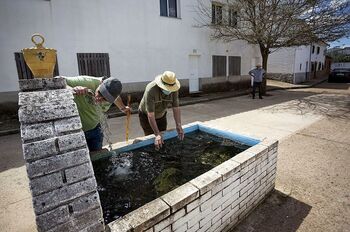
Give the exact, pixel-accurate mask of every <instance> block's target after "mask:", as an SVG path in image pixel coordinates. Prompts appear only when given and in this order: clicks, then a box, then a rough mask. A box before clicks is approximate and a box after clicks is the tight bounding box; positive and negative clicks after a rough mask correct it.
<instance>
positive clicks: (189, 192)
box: [161, 183, 199, 213]
mask: <svg viewBox="0 0 350 232" xmlns="http://www.w3.org/2000/svg"><path fill="white" fill-rule="evenodd" d="M197 197H199V190H198V188H196V187H194V186H193V185H192V184H190V183H186V184H184V185H181V186H180V187H178V188H176V189H174V190H173V191H171V192H169V193H167V194H165V195H163V196H162V197H161V199H163V201H165V202H166V203H167V204H168V205H169V206H170V207H171V213H174V212H176V211H177V210H179V209H181V208H183V207H184V206H185V205H187V204H188V203H190V202H191V201H193V200H195V199H196V198H197Z"/></svg>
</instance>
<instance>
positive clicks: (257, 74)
mask: <svg viewBox="0 0 350 232" xmlns="http://www.w3.org/2000/svg"><path fill="white" fill-rule="evenodd" d="M249 75H250V76H251V77H252V86H253V91H252V94H253V99H254V98H255V90H256V87H258V88H259V98H260V99H263V98H262V95H261V94H262V89H261V83H262V81H263V77H264V76H265V70H264V69H263V68H262V67H261V64H257V65H256V68H255V69H253V70H250V71H249Z"/></svg>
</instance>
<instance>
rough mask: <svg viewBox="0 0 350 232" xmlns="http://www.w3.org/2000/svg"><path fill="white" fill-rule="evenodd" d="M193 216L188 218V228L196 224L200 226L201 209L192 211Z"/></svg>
mask: <svg viewBox="0 0 350 232" xmlns="http://www.w3.org/2000/svg"><path fill="white" fill-rule="evenodd" d="M191 214H192V215H190V216H188V217H187V218H188V222H187V225H188V228H191V227H193V226H194V225H196V224H197V225H198V226H199V221H200V220H201V219H202V214H201V212H200V210H199V207H198V208H196V209H195V210H193V211H191Z"/></svg>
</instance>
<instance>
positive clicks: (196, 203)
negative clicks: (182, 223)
mask: <svg viewBox="0 0 350 232" xmlns="http://www.w3.org/2000/svg"><path fill="white" fill-rule="evenodd" d="M200 203H201V201H200V199H199V198H198V199H196V200H194V201H192V202H191V203H189V204H188V205H186V211H187V212H191V211H192V210H193V209H195V208H197V207H198V206H199V204H200Z"/></svg>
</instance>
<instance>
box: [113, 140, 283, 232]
mask: <svg viewBox="0 0 350 232" xmlns="http://www.w3.org/2000/svg"><path fill="white" fill-rule="evenodd" d="M277 149H278V142H277V141H269V140H264V141H262V142H261V143H259V144H258V145H255V146H253V147H251V148H249V149H248V150H246V151H244V152H242V153H240V154H238V155H237V156H235V157H233V158H232V159H230V160H228V161H226V162H224V163H222V164H221V165H219V166H217V167H215V168H214V169H212V170H210V171H208V172H206V173H204V174H203V175H201V176H199V177H197V178H195V179H193V180H191V181H190V182H187V183H186V184H184V185H182V186H180V187H178V188H176V189H175V190H173V191H171V192H169V193H167V194H165V195H163V196H161V197H160V198H158V199H156V200H154V201H152V202H150V203H148V204H146V205H144V206H142V207H140V208H138V209H137V210H135V211H133V212H131V213H129V214H127V215H126V216H124V217H123V218H122V219H119V220H116V221H114V222H111V223H110V224H109V225H108V227H109V229H110V231H112V232H117V231H118V232H123V231H124V232H126V231H127V232H129V231H135V232H136V231H146V232H159V231H161V232H171V231H181V232H183V231H188V232H194V231H201V232H202V231H203V232H204V231H212V232H217V231H229V230H230V229H232V227H234V226H235V225H236V224H237V223H239V222H240V221H241V220H243V219H244V218H245V217H246V216H247V215H248V214H249V213H250V212H251V211H252V210H253V209H254V208H255V207H256V206H258V205H259V203H260V202H261V201H263V200H264V198H265V197H266V196H267V195H268V194H269V193H270V192H271V191H272V190H273V189H274V186H275V179H276V168H277Z"/></svg>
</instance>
